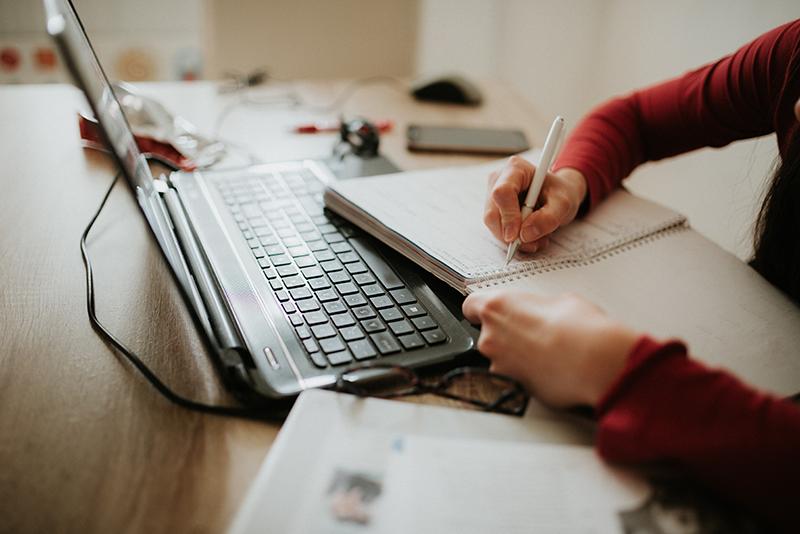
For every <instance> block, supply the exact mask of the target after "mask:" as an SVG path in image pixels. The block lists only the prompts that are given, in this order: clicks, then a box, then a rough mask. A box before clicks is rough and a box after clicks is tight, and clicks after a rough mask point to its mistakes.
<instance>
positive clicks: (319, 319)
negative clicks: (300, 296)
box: [303, 311, 328, 326]
mask: <svg viewBox="0 0 800 534" xmlns="http://www.w3.org/2000/svg"><path fill="white" fill-rule="evenodd" d="M303 317H305V319H306V322H307V323H308V324H310V325H312V326H313V325H317V324H322V323H327V322H328V317H327V316H326V315H325V313H324V312H321V311H313V312H308V313H306V314H304V315H303Z"/></svg>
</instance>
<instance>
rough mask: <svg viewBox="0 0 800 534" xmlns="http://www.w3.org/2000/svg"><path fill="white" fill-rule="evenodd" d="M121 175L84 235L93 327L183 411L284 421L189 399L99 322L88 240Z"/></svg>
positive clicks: (265, 412)
mask: <svg viewBox="0 0 800 534" xmlns="http://www.w3.org/2000/svg"><path fill="white" fill-rule="evenodd" d="M121 174H122V173H121V172H118V173H117V175H116V176H114V180H113V181H112V182H111V185H110V186H109V188H108V190H107V191H106V193H105V196H103V200H102V201H101V202H100V206H99V207H98V208H97V211H96V212H95V214H94V215H93V216H92V219H91V220H90V221H89V224H88V225H87V226H86V229H85V230H84V231H83V234H82V235H81V257H82V258H83V265H84V269H85V272H86V309H87V311H88V313H89V321H90V322H91V324H92V328H93V329H94V330H95V332H97V333H98V335H99V336H100V337H101V338H102V339H103V340H104V341H105V342H106V343H107V344H108V345H110V346H111V347H112V348H113V349H115V350H116V351H117V352H118V353H119V354H121V355H122V356H124V357H125V359H126V360H127V361H128V363H130V364H131V365H132V366H133V367H134V368H135V369H136V370H137V371H139V373H140V374H141V375H142V376H143V377H144V378H145V379H146V380H147V381H148V382H149V383H150V385H151V386H153V387H154V388H155V389H156V391H158V392H159V393H160V394H161V395H162V396H163V397H164V398H166V399H167V400H168V401H170V402H172V403H174V404H177V405H178V406H181V407H182V408H186V409H187V410H193V411H196V412H202V413H206V414H213V415H222V416H228V417H238V418H242V419H251V420H258V421H265V420H266V421H279V420H282V419H283V416H284V415H285V413H283V412H281V413H280V414H275V413H270V412H269V411H268V410H265V409H264V410H261V409H256V408H247V407H243V406H220V405H213V404H205V403H203V402H199V401H195V400H192V399H187V398H186V397H183V396H181V395H179V394H177V393H175V392H174V391H172V389H170V388H169V386H167V385H166V384H164V382H162V381H161V379H159V378H158V376H157V375H156V374H155V373H154V372H153V371H152V370H150V368H149V367H148V366H147V365H146V364H145V363H144V362H143V361H142V360H141V359H140V358H139V357H138V356H137V355H136V354H135V353H134V352H133V351H132V350H131V349H129V348H128V347H127V346H126V345H125V344H124V343H123V342H122V341H120V340H119V339H117V337H116V336H114V334H112V333H111V332H110V331H109V330H108V328H106V326H105V325H103V323H101V322H100V320H99V319H98V317H97V313H96V308H95V298H94V278H93V275H92V262H91V259H90V258H89V252H88V250H87V247H86V238H87V237H88V235H89V232H90V231H91V229H92V227H93V226H94V223H95V221H96V220H97V218H98V217H99V216H100V213H101V212H102V211H103V207H105V205H106V202H107V201H108V197H109V196H111V192H112V191H113V190H114V186H115V185H116V184H117V182H118V181H119V177H120V176H121Z"/></svg>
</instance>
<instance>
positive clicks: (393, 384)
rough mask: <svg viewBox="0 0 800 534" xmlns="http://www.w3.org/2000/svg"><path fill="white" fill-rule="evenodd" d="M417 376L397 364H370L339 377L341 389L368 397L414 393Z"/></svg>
mask: <svg viewBox="0 0 800 534" xmlns="http://www.w3.org/2000/svg"><path fill="white" fill-rule="evenodd" d="M416 385H417V376H416V375H415V374H414V373H413V372H412V371H411V370H410V369H405V368H403V367H395V366H388V365H387V366H378V365H376V366H369V367H358V368H355V369H350V370H348V371H345V372H344V373H342V375H341V376H340V377H339V389H341V390H343V391H347V392H349V393H353V394H356V395H361V396H368V397H397V396H399V395H408V394H410V393H413V391H414V389H415V387H416Z"/></svg>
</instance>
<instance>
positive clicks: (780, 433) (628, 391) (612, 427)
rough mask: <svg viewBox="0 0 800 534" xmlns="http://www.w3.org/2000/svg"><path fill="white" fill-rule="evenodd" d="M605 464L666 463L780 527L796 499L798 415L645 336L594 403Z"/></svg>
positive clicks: (799, 491) (799, 490) (799, 494)
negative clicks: (606, 392)
mask: <svg viewBox="0 0 800 534" xmlns="http://www.w3.org/2000/svg"><path fill="white" fill-rule="evenodd" d="M598 413H599V417H600V425H599V432H598V443H597V446H598V450H599V452H600V454H601V455H602V456H603V457H605V458H606V459H608V460H610V461H613V462H620V463H628V464H640V463H650V462H668V463H671V464H677V465H678V466H679V467H680V468H682V469H684V470H685V471H686V472H688V473H689V474H691V475H692V476H694V477H696V478H697V479H699V480H701V481H702V482H703V483H705V484H707V485H709V486H711V487H713V488H715V489H716V490H718V491H719V492H720V493H722V494H725V495H726V496H728V497H729V498H731V499H732V500H734V501H737V502H739V503H741V504H742V505H744V506H747V507H749V508H752V509H753V510H754V511H756V512H758V513H760V514H763V515H764V516H765V517H767V518H769V519H770V520H771V521H774V522H776V523H778V524H785V523H786V522H787V521H788V520H789V519H790V518H789V515H790V512H791V511H792V510H793V508H792V506H794V504H793V503H794V502H796V501H797V499H798V498H800V408H798V407H797V406H795V405H792V404H791V403H789V402H788V401H784V400H780V399H777V398H775V397H772V396H769V395H765V394H763V393H760V392H758V391H755V390H753V389H752V388H750V387H748V386H746V385H744V384H742V383H741V382H740V381H738V380H737V379H735V378H734V377H732V376H731V375H729V374H727V373H724V372H721V371H713V370H709V369H707V368H706V367H704V366H703V365H701V364H699V363H697V362H695V361H693V360H691V359H689V358H688V357H687V356H686V350H685V347H683V345H681V344H678V343H670V344H658V343H656V342H654V341H652V340H649V339H647V338H644V339H643V340H642V341H640V343H639V344H638V345H637V346H636V347H635V348H634V351H633V353H632V355H631V356H630V358H629V360H628V366H627V368H626V370H625V371H624V372H623V373H622V375H621V377H620V378H619V379H618V381H617V382H616V383H615V385H614V386H612V388H611V390H610V391H609V392H608V394H607V395H606V396H605V398H604V399H603V400H602V401H601V402H600V404H599V406H598Z"/></svg>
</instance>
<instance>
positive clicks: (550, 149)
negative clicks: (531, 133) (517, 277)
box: [505, 115, 564, 265]
mask: <svg viewBox="0 0 800 534" xmlns="http://www.w3.org/2000/svg"><path fill="white" fill-rule="evenodd" d="M563 129H564V118H563V117H561V116H560V115H559V116H558V117H556V118H555V120H554V121H553V125H552V126H551V127H550V132H548V134H547V139H545V141H544V148H543V149H542V157H541V158H540V159H539V165H537V166H536V172H534V173H533V181H531V186H530V187H529V188H528V194H527V195H525V202H524V203H523V205H522V219H521V221H524V220H525V218H526V217H527V216H528V215H530V214H531V212H533V208H534V207H535V206H536V201H538V200H539V192H541V190H542V184H544V179H545V177H546V176H547V172H548V171H549V170H550V165H551V164H552V163H553V159H554V158H555V156H556V148H558V141H559V139H561V132H562V131H563ZM521 227H522V226H521V225H520V228H521ZM519 243H520V241H519V237H517V238H516V239H515V240H514V242H513V243H509V245H508V252H507V253H506V263H505V265H508V264H509V263H510V262H511V259H512V258H513V257H514V254H516V252H517V248H519Z"/></svg>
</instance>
